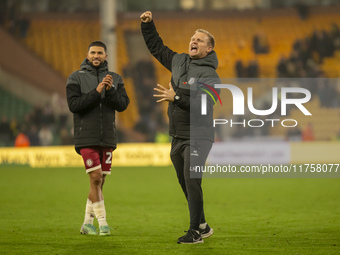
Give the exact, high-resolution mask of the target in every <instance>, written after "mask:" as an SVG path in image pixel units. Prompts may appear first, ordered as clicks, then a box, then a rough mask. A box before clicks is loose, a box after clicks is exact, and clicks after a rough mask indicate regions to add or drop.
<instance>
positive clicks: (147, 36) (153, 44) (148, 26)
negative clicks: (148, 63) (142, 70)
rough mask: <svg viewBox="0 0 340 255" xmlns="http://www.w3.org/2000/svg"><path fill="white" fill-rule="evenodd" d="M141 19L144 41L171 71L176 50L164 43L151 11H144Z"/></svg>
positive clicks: (151, 51)
mask: <svg viewBox="0 0 340 255" xmlns="http://www.w3.org/2000/svg"><path fill="white" fill-rule="evenodd" d="M140 19H141V21H142V24H141V29H142V34H143V37H144V41H145V44H146V46H147V47H148V49H149V51H150V53H151V54H152V55H153V56H154V57H155V58H156V59H157V60H158V61H159V62H160V63H161V64H162V65H163V66H164V67H166V68H167V69H168V70H169V71H170V72H171V63H172V58H173V57H174V55H175V54H176V52H174V51H172V50H171V49H169V48H168V47H167V46H165V45H164V43H163V40H162V38H161V37H160V36H159V34H158V32H157V30H156V26H155V23H154V22H153V20H152V13H151V12H150V11H146V12H144V13H143V14H142V15H141V16H140Z"/></svg>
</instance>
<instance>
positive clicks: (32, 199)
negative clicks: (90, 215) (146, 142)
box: [0, 165, 340, 255]
mask: <svg viewBox="0 0 340 255" xmlns="http://www.w3.org/2000/svg"><path fill="white" fill-rule="evenodd" d="M0 176H1V178H0V254H148V255H151V254H157V255H158V254H204V255H209V254H214V255H215V254H340V179H227V178H224V179H204V180H203V188H204V196H205V211H206V216H207V220H208V223H209V224H210V225H211V226H212V227H213V228H214V230H215V233H214V235H213V236H212V237H210V238H207V239H205V243H204V244H197V245H183V244H182V245H179V244H177V243H176V241H177V238H178V237H179V236H181V235H183V234H184V232H183V231H184V230H187V228H188V226H189V225H188V223H189V216H188V209H187V204H186V202H185V199H184V195H183V194H182V192H181V190H180V186H179V185H178V183H177V179H176V176H175V172H174V170H173V168H172V167H138V168H137V167H136V168H128V167H121V168H113V173H112V175H111V176H109V177H108V178H107V181H106V184H105V187H104V195H105V204H106V210H107V220H108V223H109V224H110V226H111V227H112V228H113V235H112V236H110V237H99V236H83V235H80V233H79V229H80V226H81V224H82V222H83V216H84V210H85V202H86V198H87V192H88V187H89V181H88V176H87V175H86V174H85V173H84V170H83V169H81V168H47V169H32V168H29V167H25V166H3V165H2V166H0ZM96 224H97V222H96Z"/></svg>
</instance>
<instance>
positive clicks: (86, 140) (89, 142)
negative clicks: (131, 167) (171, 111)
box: [66, 59, 130, 153]
mask: <svg viewBox="0 0 340 255" xmlns="http://www.w3.org/2000/svg"><path fill="white" fill-rule="evenodd" d="M80 67H81V70H78V71H76V72H73V73H72V74H71V75H70V76H69V78H68V80H67V85H66V93H67V102H68V106H69V108H70V111H71V112H72V113H73V120H74V142H75V148H76V151H77V152H78V153H80V149H81V148H84V147H89V146H102V147H111V148H113V149H115V148H116V146H117V136H116V127H115V111H118V112H121V111H124V110H125V109H126V108H127V106H128V104H129V102H130V101H129V98H128V96H127V94H126V91H125V88H124V83H123V81H122V78H121V76H120V75H118V74H116V73H113V72H109V71H108V67H107V62H106V61H105V64H104V66H103V67H101V68H99V69H96V68H94V67H93V66H91V65H90V64H89V62H88V60H87V59H85V60H84V61H83V63H82V64H81V66H80ZM107 74H110V75H112V77H113V86H112V88H111V89H110V90H105V94H103V95H101V94H100V93H98V91H97V90H96V88H97V86H98V84H99V83H100V82H101V81H102V79H103V78H104V77H105V76H106V75H107Z"/></svg>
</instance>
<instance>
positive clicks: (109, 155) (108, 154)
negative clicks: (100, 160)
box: [105, 151, 112, 164]
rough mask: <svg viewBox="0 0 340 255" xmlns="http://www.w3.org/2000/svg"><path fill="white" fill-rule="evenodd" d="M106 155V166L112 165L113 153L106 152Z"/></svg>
mask: <svg viewBox="0 0 340 255" xmlns="http://www.w3.org/2000/svg"><path fill="white" fill-rule="evenodd" d="M106 155H107V156H108V157H107V158H106V161H105V164H111V159H112V152H110V151H108V152H106Z"/></svg>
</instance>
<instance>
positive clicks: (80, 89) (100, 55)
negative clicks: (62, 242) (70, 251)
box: [66, 41, 130, 236]
mask: <svg viewBox="0 0 340 255" xmlns="http://www.w3.org/2000/svg"><path fill="white" fill-rule="evenodd" d="M106 59H107V54H106V45H105V44H104V43H102V42H100V41H94V42H92V43H91V44H90V45H89V47H88V53H87V58H86V59H85V60H84V61H83V63H82V64H81V70H78V71H76V72H73V73H72V74H71V75H70V76H69V78H68V80H67V86H66V92H67V102H68V106H69V108H70V111H71V112H72V113H73V117H74V141H75V149H76V151H77V153H78V154H81V155H82V157H83V160H84V164H85V168H86V173H88V174H89V177H90V192H89V195H88V199H87V203H86V210H85V219H84V224H83V225H82V227H81V229H80V233H81V234H85V235H96V234H97V232H96V228H95V226H94V225H93V219H94V216H96V218H97V220H98V223H99V235H101V236H105V235H111V231H110V227H109V226H108V224H107V222H106V210H105V205H104V197H103V192H102V189H103V185H104V181H105V176H106V175H108V174H111V160H112V151H113V150H115V149H116V146H117V137H116V127H115V112H116V111H118V112H121V111H124V110H125V109H126V108H127V106H128V104H129V102H130V101H129V98H128V96H127V94H126V91H125V89H124V83H123V81H122V78H121V76H120V75H118V74H116V73H114V72H109V71H108V66H107V62H106Z"/></svg>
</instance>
